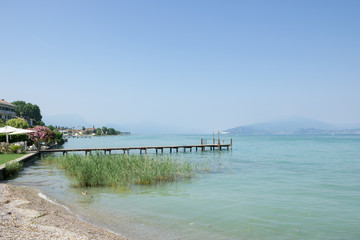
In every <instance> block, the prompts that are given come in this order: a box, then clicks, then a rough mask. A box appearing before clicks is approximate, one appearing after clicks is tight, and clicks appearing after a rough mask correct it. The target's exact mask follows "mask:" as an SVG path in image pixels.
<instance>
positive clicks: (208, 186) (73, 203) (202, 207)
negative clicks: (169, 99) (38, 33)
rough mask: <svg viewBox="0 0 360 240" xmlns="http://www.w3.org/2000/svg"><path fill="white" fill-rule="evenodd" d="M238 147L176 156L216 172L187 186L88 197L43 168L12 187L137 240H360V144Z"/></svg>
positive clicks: (167, 139) (111, 142) (180, 139)
mask: <svg viewBox="0 0 360 240" xmlns="http://www.w3.org/2000/svg"><path fill="white" fill-rule="evenodd" d="M201 137H204V136H197V135H164V136H161V135H158V136H156V135H155V136H140V135H139V136H114V137H93V138H91V139H89V138H87V139H70V140H69V142H68V143H66V145H65V146H64V147H65V148H80V147H81V148H83V147H89V148H90V147H120V146H145V145H177V144H184V145H187V144H199V143H200V138H201ZM207 139H209V140H208V143H210V141H211V140H210V139H211V136H207ZM226 140H228V137H226ZM233 142H234V146H233V150H232V151H226V150H225V151H221V152H218V151H213V152H210V151H206V152H194V151H193V152H186V153H182V152H179V153H177V154H176V153H175V154H172V156H173V157H176V158H184V159H185V158H186V159H190V160H193V161H197V162H207V163H208V164H210V166H211V167H210V172H207V173H200V174H198V176H197V177H196V178H195V179H191V180H185V181H182V182H176V183H168V184H162V185H156V186H132V187H131V188H130V189H111V188H94V189H87V191H88V192H89V194H87V195H85V196H83V195H82V194H81V192H82V191H84V189H79V188H74V187H73V186H72V181H71V179H70V178H69V177H67V176H65V175H64V173H63V171H61V170H58V169H56V167H54V166H46V165H44V164H42V161H41V160H38V161H36V162H35V164H33V165H32V166H29V167H27V168H25V170H24V171H22V172H21V174H20V176H19V177H17V178H16V179H13V180H11V181H10V183H11V184H18V185H28V186H35V187H36V188H39V189H40V190H41V191H43V192H44V193H45V194H46V195H47V196H49V197H50V198H52V199H55V200H56V201H57V202H60V203H62V204H65V205H66V206H68V207H69V208H70V209H71V210H72V211H75V212H76V213H77V214H79V215H81V216H82V218H84V219H86V220H88V221H90V222H93V223H96V224H97V225H100V226H103V227H106V228H108V229H110V230H112V231H115V232H118V233H121V234H123V235H125V236H126V237H129V238H130V239H180V238H181V239H360V231H359V229H358V226H359V225H360V136H238V137H233ZM134 153H135V152H134ZM164 154H168V153H164Z"/></svg>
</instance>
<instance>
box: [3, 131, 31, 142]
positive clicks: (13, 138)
mask: <svg viewBox="0 0 360 240" xmlns="http://www.w3.org/2000/svg"><path fill="white" fill-rule="evenodd" d="M28 140H29V138H28V135H27V134H14V135H9V143H13V142H26V141H28ZM0 142H6V134H5V133H1V134H0Z"/></svg>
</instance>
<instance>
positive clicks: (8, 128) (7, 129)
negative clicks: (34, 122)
mask: <svg viewBox="0 0 360 240" xmlns="http://www.w3.org/2000/svg"><path fill="white" fill-rule="evenodd" d="M19 130H23V129H20V128H14V127H11V126H5V127H2V128H0V133H6V142H7V143H9V133H12V132H16V131H19Z"/></svg>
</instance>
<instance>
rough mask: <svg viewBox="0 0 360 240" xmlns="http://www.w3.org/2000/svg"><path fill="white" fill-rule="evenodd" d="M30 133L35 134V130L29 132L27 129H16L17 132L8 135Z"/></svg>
mask: <svg viewBox="0 0 360 240" xmlns="http://www.w3.org/2000/svg"><path fill="white" fill-rule="evenodd" d="M31 132H36V131H35V130H29V129H18V130H17V131H15V132H12V133H10V135H14V134H24V133H31Z"/></svg>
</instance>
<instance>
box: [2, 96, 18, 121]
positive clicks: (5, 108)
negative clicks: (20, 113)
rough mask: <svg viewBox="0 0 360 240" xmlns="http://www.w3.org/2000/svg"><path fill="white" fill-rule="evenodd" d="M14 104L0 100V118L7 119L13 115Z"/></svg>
mask: <svg viewBox="0 0 360 240" xmlns="http://www.w3.org/2000/svg"><path fill="white" fill-rule="evenodd" d="M15 108H16V106H15V105H12V104H11V103H8V102H7V101H5V100H4V99H1V100H0V119H5V121H8V120H10V119H12V118H14V117H15Z"/></svg>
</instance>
